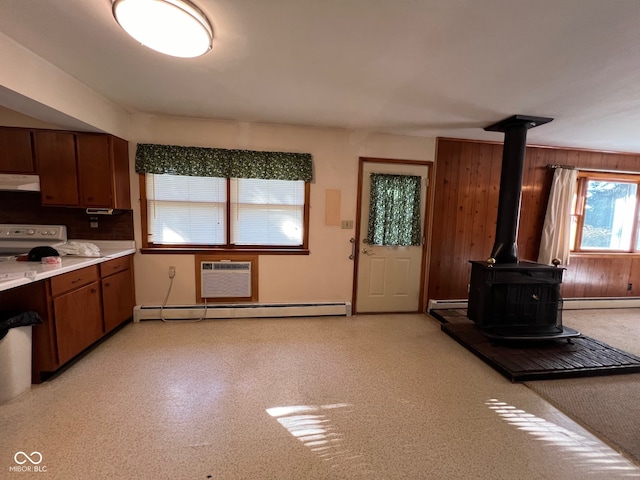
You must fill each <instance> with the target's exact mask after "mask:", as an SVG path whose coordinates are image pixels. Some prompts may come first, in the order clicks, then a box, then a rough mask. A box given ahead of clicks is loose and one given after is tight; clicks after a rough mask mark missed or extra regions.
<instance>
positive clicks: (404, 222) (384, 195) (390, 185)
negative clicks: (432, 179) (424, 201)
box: [367, 173, 422, 246]
mask: <svg viewBox="0 0 640 480" xmlns="http://www.w3.org/2000/svg"><path fill="white" fill-rule="evenodd" d="M420 181H421V177H419V176H415V175H388V174H382V173H372V174H371V182H370V185H371V190H370V193H369V223H368V228H367V243H369V244H370V245H383V246H384V245H387V246H400V245H420V240H421V237H422V233H421V227H420V226H421V221H420Z"/></svg>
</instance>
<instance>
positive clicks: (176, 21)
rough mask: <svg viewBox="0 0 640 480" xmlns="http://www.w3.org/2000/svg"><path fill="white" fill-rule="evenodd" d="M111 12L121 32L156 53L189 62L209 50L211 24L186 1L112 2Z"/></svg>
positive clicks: (211, 31) (118, 0)
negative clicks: (186, 59)
mask: <svg viewBox="0 0 640 480" xmlns="http://www.w3.org/2000/svg"><path fill="white" fill-rule="evenodd" d="M112 11H113V16H114V18H115V19H116V21H117V22H118V23H119V24H120V26H121V27H122V28H123V29H124V31H125V32H127V33H128V34H129V35H131V36H132V37H133V38H134V39H136V40H137V41H138V42H140V43H141V44H143V45H144V46H146V47H149V48H151V49H153V50H156V51H157V52H160V53H164V54H165V55H171V56H174V57H183V58H190V57H198V56H200V55H204V54H205V53H207V52H208V51H209V50H211V42H212V41H213V29H212V28H211V24H210V23H209V20H207V17H205V15H204V14H203V13H202V12H201V11H200V10H199V9H198V8H197V7H196V6H195V5H193V4H191V3H190V2H188V1H186V0H114V1H113V4H112Z"/></svg>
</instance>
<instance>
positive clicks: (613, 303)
mask: <svg viewBox="0 0 640 480" xmlns="http://www.w3.org/2000/svg"><path fill="white" fill-rule="evenodd" d="M447 308H467V300H466V299H459V300H429V311H431V310H444V309H447ZM562 308H563V310H588V309H598V308H640V297H593V298H564V299H563V305H562Z"/></svg>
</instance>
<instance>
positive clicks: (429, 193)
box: [351, 157, 435, 315]
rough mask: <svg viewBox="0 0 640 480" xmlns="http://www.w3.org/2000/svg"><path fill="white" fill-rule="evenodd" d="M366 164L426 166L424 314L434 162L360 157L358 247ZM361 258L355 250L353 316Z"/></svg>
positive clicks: (420, 307)
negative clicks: (427, 179)
mask: <svg viewBox="0 0 640 480" xmlns="http://www.w3.org/2000/svg"><path fill="white" fill-rule="evenodd" d="M365 163H386V164H393V163H397V164H402V165H416V166H420V165H422V166H425V167H426V168H427V170H428V173H429V177H428V178H429V185H428V188H427V198H426V204H425V212H424V222H423V224H424V226H423V231H422V238H424V241H423V242H422V262H421V266H420V296H419V298H418V310H417V311H416V312H415V313H421V312H424V309H425V297H426V286H427V285H426V283H427V274H428V271H429V269H428V268H427V266H428V263H427V262H428V258H429V255H428V253H429V250H430V249H429V246H430V244H431V238H430V236H429V235H427V233H428V232H429V229H430V226H431V204H432V201H433V193H432V190H433V187H435V182H434V181H433V177H434V168H433V167H434V162H432V161H428V160H399V159H393V158H375V157H359V159H358V196H357V203H356V218H357V219H358V221H357V222H354V223H355V225H354V227H355V242H356V246H357V245H359V244H360V242H359V239H360V238H361V234H362V232H361V231H360V220H359V219H360V218H361V215H362V183H363V176H364V173H363V172H364V164H365ZM359 258H360V249H359V248H355V249H354V258H353V282H352V284H353V290H352V292H351V308H352V310H353V314H354V315H355V314H357V313H358V312H357V292H358V261H359ZM380 313H393V312H380ZM403 313H411V312H403Z"/></svg>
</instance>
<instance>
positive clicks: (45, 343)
mask: <svg viewBox="0 0 640 480" xmlns="http://www.w3.org/2000/svg"><path fill="white" fill-rule="evenodd" d="M132 263H133V262H132V257H131V256H130V255H128V256H125V257H121V258H117V259H113V260H108V261H106V262H103V263H101V264H99V265H92V266H89V267H86V268H82V269H79V270H76V271H73V272H69V273H65V274H62V275H59V276H56V277H52V278H51V279H49V280H43V281H41V282H36V283H35V284H33V285H34V287H35V286H37V285H39V287H38V288H37V289H36V291H35V292H34V291H33V290H34V288H33V287H30V289H29V291H27V292H25V294H24V295H19V296H17V297H16V298H21V299H22V300H21V301H20V302H19V303H18V304H15V307H18V308H22V309H32V310H36V311H37V312H38V313H39V314H40V316H41V317H42V318H43V320H44V323H43V324H41V325H35V326H34V328H33V372H32V382H33V383H40V382H41V381H42V380H44V379H45V378H46V377H47V376H48V375H49V374H51V373H53V372H55V371H56V370H58V369H59V368H60V367H62V366H63V365H65V364H66V363H67V362H69V361H70V360H72V359H73V358H74V357H76V356H77V355H79V354H80V353H82V352H83V351H84V350H86V349H87V348H89V347H90V346H91V345H93V344H94V343H96V342H97V341H98V340H100V339H101V338H102V337H104V336H105V335H106V334H108V333H109V332H111V331H112V330H113V329H115V328H116V327H118V326H119V325H122V324H123V323H124V322H126V321H127V320H129V319H130V318H131V317H132V316H133V308H134V306H135V296H134V284H133V264H132ZM19 288H22V287H19ZM16 290H18V289H16ZM10 292H14V295H13V296H15V291H14V290H10V291H7V292H6V293H10ZM3 293H5V292H3ZM34 293H39V295H34ZM7 296H9V295H7ZM36 298H39V302H38V304H37V305H36V304H33V301H32V300H30V299H36ZM0 299H2V295H0Z"/></svg>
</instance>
